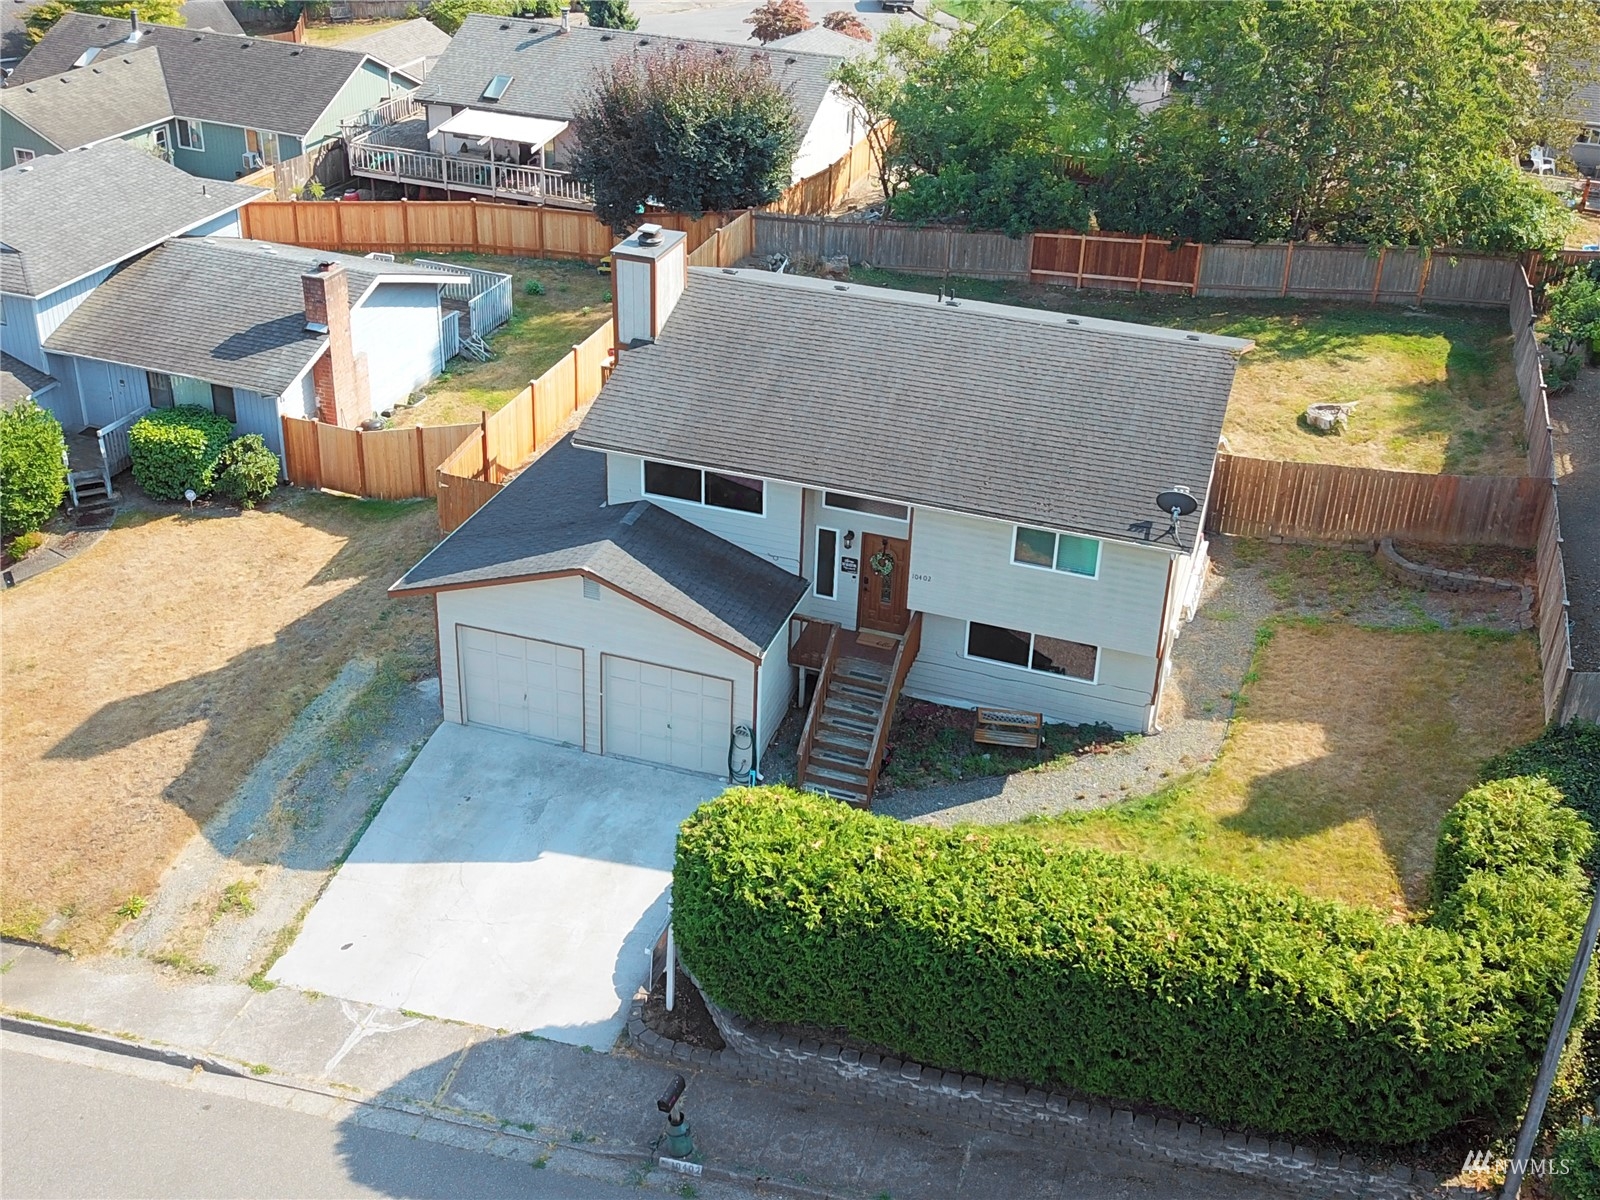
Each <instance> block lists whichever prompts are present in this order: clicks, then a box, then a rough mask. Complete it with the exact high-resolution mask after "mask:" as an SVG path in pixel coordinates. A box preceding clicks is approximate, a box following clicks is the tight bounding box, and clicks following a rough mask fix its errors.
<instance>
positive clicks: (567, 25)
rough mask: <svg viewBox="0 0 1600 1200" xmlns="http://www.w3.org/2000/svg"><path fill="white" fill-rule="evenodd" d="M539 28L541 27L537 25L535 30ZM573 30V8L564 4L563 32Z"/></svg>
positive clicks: (562, 13) (562, 12)
mask: <svg viewBox="0 0 1600 1200" xmlns="http://www.w3.org/2000/svg"><path fill="white" fill-rule="evenodd" d="M538 28H539V27H538V26H537V25H535V26H534V29H535V30H537V29H538ZM571 31H572V10H571V9H570V7H566V6H563V7H562V9H561V32H562V33H570V32H571Z"/></svg>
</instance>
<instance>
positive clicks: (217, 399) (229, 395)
mask: <svg viewBox="0 0 1600 1200" xmlns="http://www.w3.org/2000/svg"><path fill="white" fill-rule="evenodd" d="M211 410H212V411H213V412H215V413H217V414H219V415H220V416H224V417H227V418H228V420H230V421H232V422H233V423H234V424H235V425H237V424H238V423H239V410H238V409H237V408H235V407H234V404H233V389H232V388H231V387H223V386H222V385H221V384H220V383H213V384H212V385H211Z"/></svg>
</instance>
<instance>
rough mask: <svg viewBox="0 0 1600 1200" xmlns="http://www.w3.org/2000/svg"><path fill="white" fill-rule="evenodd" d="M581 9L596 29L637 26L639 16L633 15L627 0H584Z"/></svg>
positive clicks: (633, 27)
mask: <svg viewBox="0 0 1600 1200" xmlns="http://www.w3.org/2000/svg"><path fill="white" fill-rule="evenodd" d="M583 11H584V13H585V14H587V15H588V18H589V24H591V25H593V26H594V27H595V28H597V29H627V30H634V29H637V28H639V18H638V17H636V16H634V15H633V9H632V8H630V7H629V6H628V0H584V3H583Z"/></svg>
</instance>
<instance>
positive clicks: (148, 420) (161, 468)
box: [128, 404, 233, 500]
mask: <svg viewBox="0 0 1600 1200" xmlns="http://www.w3.org/2000/svg"><path fill="white" fill-rule="evenodd" d="M232 434H233V422H232V421H230V420H228V418H227V417H224V416H220V415H218V414H217V413H214V412H212V411H211V410H210V409H208V408H201V407H200V406H199V405H195V404H180V405H178V406H177V407H176V408H158V409H156V410H155V411H154V412H152V413H150V414H149V415H147V416H143V417H140V418H139V419H138V420H137V421H135V422H134V423H133V427H132V428H131V429H129V430H128V450H129V453H130V455H131V456H132V458H133V478H134V481H135V482H137V483H138V485H139V486H140V487H141V488H143V489H144V490H145V493H146V494H147V495H150V496H154V497H155V498H156V499H158V500H182V499H183V498H184V496H183V494H184V492H186V491H190V490H192V491H193V492H194V494H195V495H197V496H206V495H209V494H210V492H211V488H212V486H213V484H214V482H215V480H214V478H213V476H214V474H215V471H216V466H217V459H218V458H219V457H221V455H222V451H223V448H224V447H225V446H227V444H228V438H229V437H230V436H232Z"/></svg>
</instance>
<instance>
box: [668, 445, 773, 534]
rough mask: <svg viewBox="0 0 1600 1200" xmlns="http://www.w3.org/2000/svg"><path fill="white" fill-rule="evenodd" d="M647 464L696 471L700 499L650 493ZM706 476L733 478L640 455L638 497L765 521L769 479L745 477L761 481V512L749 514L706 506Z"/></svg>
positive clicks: (747, 511) (721, 507)
mask: <svg viewBox="0 0 1600 1200" xmlns="http://www.w3.org/2000/svg"><path fill="white" fill-rule="evenodd" d="M647 463H660V464H661V465H662V466H664V467H680V468H682V469H683V470H686V471H698V472H700V499H698V500H685V499H684V498H683V497H682V496H668V495H664V494H663V493H661V492H652V491H651V490H650V488H649V485H648V484H647V483H646V482H645V473H644V472H645V465H646V464H647ZM708 474H710V475H721V476H722V477H723V478H725V479H731V478H733V475H732V473H731V472H729V471H716V470H713V469H712V468H710V467H697V466H694V465H692V464H690V463H680V462H673V461H672V460H671V459H668V458H645V457H644V456H642V455H641V456H640V458H639V495H641V496H643V497H644V498H645V499H646V500H649V501H651V502H656V501H661V500H666V501H670V502H671V503H673V504H692V505H694V506H695V507H696V508H710V509H715V510H716V511H717V512H725V513H735V514H737V515H738V516H741V517H759V518H760V519H761V520H763V521H764V520H766V519H767V485H768V484H769V483H770V482H771V481H770V480H769V479H767V478H766V477H765V476H761V475H747V476H745V478H746V479H759V480H760V481H761V511H760V512H751V511H750V510H749V509H747V508H728V507H726V506H725V505H721V504H707V503H706V476H707V475H708Z"/></svg>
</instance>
